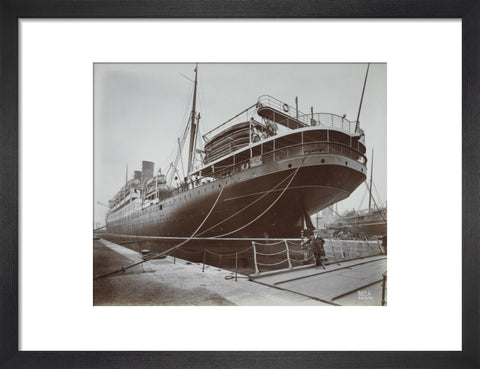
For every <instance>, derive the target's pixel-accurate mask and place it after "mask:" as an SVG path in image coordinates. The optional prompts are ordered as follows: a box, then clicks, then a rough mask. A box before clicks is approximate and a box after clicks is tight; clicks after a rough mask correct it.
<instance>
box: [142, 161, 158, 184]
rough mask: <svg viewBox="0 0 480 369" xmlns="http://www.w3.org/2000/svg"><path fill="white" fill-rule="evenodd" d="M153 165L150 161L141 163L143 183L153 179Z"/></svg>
mask: <svg viewBox="0 0 480 369" xmlns="http://www.w3.org/2000/svg"><path fill="white" fill-rule="evenodd" d="M154 165H155V163H153V162H151V161H145V160H144V161H142V177H143V182H145V181H146V180H147V179H148V178H152V177H153V167H154Z"/></svg>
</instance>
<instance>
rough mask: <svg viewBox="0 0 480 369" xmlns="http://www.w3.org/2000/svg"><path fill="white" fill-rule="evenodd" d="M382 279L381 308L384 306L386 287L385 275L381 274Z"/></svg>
mask: <svg viewBox="0 0 480 369" xmlns="http://www.w3.org/2000/svg"><path fill="white" fill-rule="evenodd" d="M382 277H383V283H382V306H385V305H386V301H385V289H386V287H387V273H383V274H382Z"/></svg>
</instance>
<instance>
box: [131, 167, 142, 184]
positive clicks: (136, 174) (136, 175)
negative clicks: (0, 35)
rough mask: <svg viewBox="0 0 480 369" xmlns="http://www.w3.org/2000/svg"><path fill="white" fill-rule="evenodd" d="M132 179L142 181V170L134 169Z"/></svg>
mask: <svg viewBox="0 0 480 369" xmlns="http://www.w3.org/2000/svg"><path fill="white" fill-rule="evenodd" d="M133 179H136V180H138V182H142V171H141V170H136V171H134V172H133Z"/></svg>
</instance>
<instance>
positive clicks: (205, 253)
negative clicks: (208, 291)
mask: <svg viewBox="0 0 480 369" xmlns="http://www.w3.org/2000/svg"><path fill="white" fill-rule="evenodd" d="M206 256H207V250H205V249H203V267H202V273H203V272H205V258H206Z"/></svg>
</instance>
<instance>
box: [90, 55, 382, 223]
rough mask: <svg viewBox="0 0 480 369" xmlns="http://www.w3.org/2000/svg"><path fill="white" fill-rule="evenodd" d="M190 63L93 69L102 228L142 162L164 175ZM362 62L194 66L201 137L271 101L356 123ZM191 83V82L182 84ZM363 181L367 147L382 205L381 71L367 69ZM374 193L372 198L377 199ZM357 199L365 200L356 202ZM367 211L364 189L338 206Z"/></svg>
mask: <svg viewBox="0 0 480 369" xmlns="http://www.w3.org/2000/svg"><path fill="white" fill-rule="evenodd" d="M194 68H195V64H194V63H181V64H164V63H159V64H103V63H102V64H95V65H94V150H95V152H94V202H95V204H94V209H95V211H94V213H95V214H94V215H95V222H96V223H100V224H101V225H104V223H105V214H106V211H107V210H108V209H107V208H106V207H105V206H103V205H101V204H98V202H101V203H103V204H108V200H109V199H111V198H112V197H113V196H114V195H115V193H116V192H117V191H118V190H119V189H120V187H121V186H123V185H124V184H125V174H126V170H127V166H128V177H129V178H131V177H132V176H133V171H134V170H141V165H142V160H148V161H153V162H155V171H158V169H160V168H161V169H162V172H163V173H165V172H166V170H167V168H168V165H169V163H170V162H172V161H173V159H174V153H175V150H176V149H177V145H178V144H177V138H178V137H180V136H181V134H182V132H183V130H184V128H185V126H186V124H187V120H188V117H189V114H190V111H191V105H192V96H193V82H192V81H190V80H189V79H193V78H194ZM366 70H367V64H352V63H347V64H324V63H318V64H301V63H295V64H211V63H208V64H199V68H198V97H197V109H196V110H197V111H198V112H200V114H201V119H200V132H201V133H202V134H203V133H206V132H207V131H209V130H211V129H213V128H215V127H216V126H218V125H219V124H221V123H223V122H224V121H226V120H228V119H229V118H231V117H233V116H234V115H236V114H238V113H239V112H241V111H242V110H244V109H245V108H247V107H249V106H251V105H253V104H255V102H256V101H257V99H258V97H259V96H260V95H263V94H268V95H271V96H273V97H275V98H277V99H279V100H281V101H284V102H286V103H288V104H290V105H292V106H295V97H296V96H298V101H299V110H300V111H302V112H304V113H309V112H310V107H311V106H313V110H314V112H323V113H333V114H338V115H343V114H346V118H347V119H349V120H356V117H357V114H358V109H359V104H360V98H361V94H362V87H363V82H364V79H365V72H366ZM188 78H189V79H188ZM360 127H361V128H362V129H363V130H364V131H365V141H366V146H367V158H368V160H369V161H368V174H367V176H368V180H369V178H370V163H371V156H372V148H373V149H374V163H373V164H374V167H373V182H374V184H375V188H376V190H377V191H375V190H374V191H373V195H374V198H375V200H376V201H377V203H378V204H379V205H380V204H384V203H385V202H386V201H387V183H386V181H387V142H386V141H387V65H386V64H384V63H380V64H377V63H372V64H371V65H370V69H369V74H368V79H367V84H366V88H365V95H364V98H363V104H362V109H361V113H360ZM377 192H378V195H377ZM362 199H363V201H362ZM366 207H368V194H366V186H365V185H364V184H362V185H361V186H359V188H357V190H355V191H354V192H353V193H352V195H350V197H349V198H348V199H346V200H344V201H342V202H341V203H339V204H338V208H337V209H338V211H339V212H340V213H342V212H344V211H346V210H350V209H359V208H362V209H363V208H366Z"/></svg>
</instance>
